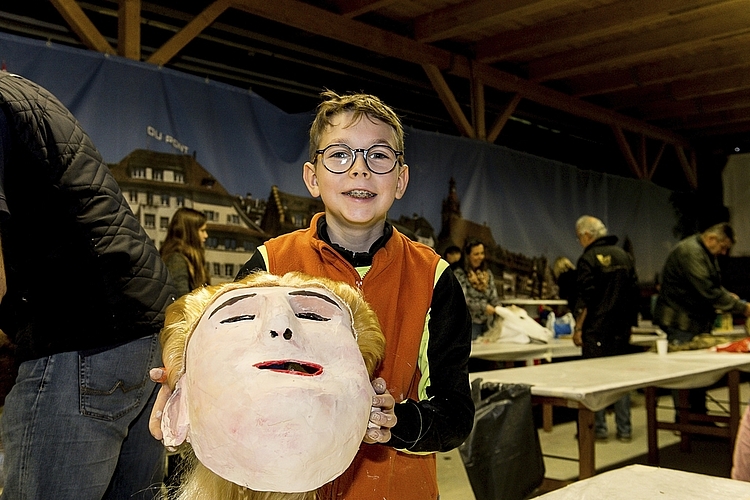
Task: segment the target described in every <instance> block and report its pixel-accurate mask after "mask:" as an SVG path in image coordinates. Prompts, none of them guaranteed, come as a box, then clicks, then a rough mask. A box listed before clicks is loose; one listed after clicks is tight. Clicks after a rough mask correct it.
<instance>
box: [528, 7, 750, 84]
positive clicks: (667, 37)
mask: <svg viewBox="0 0 750 500" xmlns="http://www.w3.org/2000/svg"><path fill="white" fill-rule="evenodd" d="M707 14H708V12H707ZM748 25H750V9H748V8H747V4H746V3H744V4H743V3H742V2H740V3H734V2H731V3H727V4H723V3H722V4H718V5H717V6H715V7H713V8H711V9H710V15H705V16H702V17H697V18H695V19H692V20H691V21H689V22H685V23H679V24H674V25H670V26H668V27H663V26H657V27H655V28H654V29H652V30H650V31H648V32H645V33H641V34H640V36H638V37H633V36H629V37H627V38H619V39H615V40H611V41H609V42H605V43H601V44H597V45H594V46H590V47H587V48H582V49H573V50H569V51H567V52H564V53H558V54H553V55H550V56H547V57H543V58H541V59H537V60H535V61H531V62H530V63H529V78H530V80H532V81H546V80H555V79H560V78H568V77H570V76H574V75H581V74H583V73H589V72H592V71H599V70H603V69H605V68H612V67H617V66H620V67H622V66H626V65H634V64H639V63H644V62H646V61H649V60H655V59H663V58H667V57H669V56H673V55H674V54H676V53H686V52H688V51H694V50H698V49H699V48H700V47H701V46H703V45H705V44H706V43H710V42H711V41H712V39H714V38H716V37H720V36H726V35H729V34H733V33H735V34H739V33H743V32H746V31H747V27H748Z"/></svg>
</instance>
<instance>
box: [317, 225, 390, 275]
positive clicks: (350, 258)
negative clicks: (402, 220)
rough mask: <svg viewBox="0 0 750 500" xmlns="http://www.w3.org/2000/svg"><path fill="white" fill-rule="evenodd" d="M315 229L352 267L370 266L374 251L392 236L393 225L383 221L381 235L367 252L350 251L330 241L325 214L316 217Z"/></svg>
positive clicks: (319, 236)
mask: <svg viewBox="0 0 750 500" xmlns="http://www.w3.org/2000/svg"><path fill="white" fill-rule="evenodd" d="M317 230H318V238H320V239H321V240H323V241H325V242H326V243H328V244H329V245H330V246H331V248H333V249H334V250H336V252H337V253H338V254H339V255H341V256H342V257H343V258H345V259H346V260H347V262H349V263H350V264H351V265H352V266H354V267H363V266H371V265H372V258H373V256H374V255H375V252H377V251H378V250H380V249H381V248H383V247H384V246H385V244H386V243H388V240H390V239H391V236H393V226H392V225H391V223H390V222H388V221H385V226H384V227H383V236H381V237H380V238H378V239H377V240H375V243H373V244H372V246H371V247H370V250H368V251H367V252H352V251H351V250H348V249H346V248H344V247H342V246H341V245H337V244H336V243H332V242H331V238H330V237H329V236H328V224H326V218H325V216H324V217H321V218H320V219H318V227H317Z"/></svg>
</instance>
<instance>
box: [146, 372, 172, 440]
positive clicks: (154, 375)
mask: <svg viewBox="0 0 750 500" xmlns="http://www.w3.org/2000/svg"><path fill="white" fill-rule="evenodd" d="M149 377H151V380H153V381H154V382H156V383H157V384H161V387H159V394H157V395H156V401H155V402H154V407H153V408H152V409H151V417H150V418H149V420H148V430H149V431H150V432H151V435H152V436H154V437H155V438H156V439H158V440H159V441H161V440H162V439H163V438H164V435H163V434H162V432H161V416H162V414H163V413H164V407H165V406H166V405H167V400H168V399H169V396H170V395H172V391H171V390H170V389H169V386H168V385H167V370H165V369H164V368H152V369H151V371H149Z"/></svg>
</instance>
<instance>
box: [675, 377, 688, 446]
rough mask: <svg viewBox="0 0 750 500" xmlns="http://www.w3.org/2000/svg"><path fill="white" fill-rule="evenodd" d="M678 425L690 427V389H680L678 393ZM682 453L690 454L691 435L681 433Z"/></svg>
mask: <svg viewBox="0 0 750 500" xmlns="http://www.w3.org/2000/svg"><path fill="white" fill-rule="evenodd" d="M677 406H678V408H677V416H676V419H677V423H678V424H680V425H690V424H691V421H690V402H689V400H688V389H679V390H678V391H677ZM680 451H681V452H683V453H690V433H689V432H683V431H680Z"/></svg>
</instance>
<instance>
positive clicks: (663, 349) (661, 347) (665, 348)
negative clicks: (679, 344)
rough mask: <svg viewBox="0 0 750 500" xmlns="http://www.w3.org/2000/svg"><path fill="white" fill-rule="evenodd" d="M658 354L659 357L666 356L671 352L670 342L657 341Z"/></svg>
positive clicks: (665, 340)
mask: <svg viewBox="0 0 750 500" xmlns="http://www.w3.org/2000/svg"><path fill="white" fill-rule="evenodd" d="M656 352H657V353H659V356H666V355H667V353H668V352H669V341H668V340H667V339H656Z"/></svg>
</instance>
